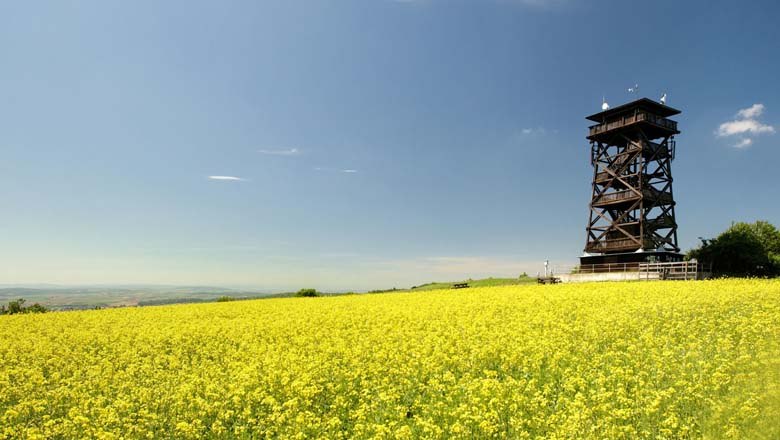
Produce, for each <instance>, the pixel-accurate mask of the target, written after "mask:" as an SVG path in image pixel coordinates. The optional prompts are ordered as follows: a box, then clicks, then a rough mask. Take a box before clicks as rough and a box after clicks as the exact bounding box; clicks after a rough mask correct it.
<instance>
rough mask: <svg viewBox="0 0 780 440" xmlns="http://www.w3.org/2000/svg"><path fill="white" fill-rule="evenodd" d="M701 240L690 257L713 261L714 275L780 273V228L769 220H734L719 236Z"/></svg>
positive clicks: (689, 253)
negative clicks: (751, 221)
mask: <svg viewBox="0 0 780 440" xmlns="http://www.w3.org/2000/svg"><path fill="white" fill-rule="evenodd" d="M701 241H702V243H701V245H700V246H698V247H696V248H694V249H691V250H690V251H689V252H688V255H687V256H688V258H689V259H696V260H698V261H699V262H701V263H705V264H712V274H713V276H716V277H724V276H725V277H776V276H780V231H778V229H777V228H776V227H775V226H774V225H773V224H771V223H769V222H767V221H763V220H759V221H756V222H754V223H744V222H739V223H733V224H732V225H731V227H729V228H728V229H726V230H725V231H724V232H722V233H721V234H720V235H718V236H717V237H715V238H711V239H705V238H701Z"/></svg>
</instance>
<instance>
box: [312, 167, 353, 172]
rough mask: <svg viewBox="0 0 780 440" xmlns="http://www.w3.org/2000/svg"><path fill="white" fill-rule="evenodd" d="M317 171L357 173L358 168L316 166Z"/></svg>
mask: <svg viewBox="0 0 780 440" xmlns="http://www.w3.org/2000/svg"><path fill="white" fill-rule="evenodd" d="M314 170H315V171H329V172H337V173H347V174H353V173H357V172H358V170H356V169H353V168H327V167H314Z"/></svg>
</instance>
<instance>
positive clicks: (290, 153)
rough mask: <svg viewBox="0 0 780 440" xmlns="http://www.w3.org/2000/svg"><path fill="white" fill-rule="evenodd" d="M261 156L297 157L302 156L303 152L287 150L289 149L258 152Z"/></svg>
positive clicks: (292, 149) (293, 149) (294, 149)
mask: <svg viewBox="0 0 780 440" xmlns="http://www.w3.org/2000/svg"><path fill="white" fill-rule="evenodd" d="M257 152H258V153H260V154H269V155H272V156H297V155H299V154H301V151H300V150H299V149H297V148H287V149H270V150H266V149H260V150H257Z"/></svg>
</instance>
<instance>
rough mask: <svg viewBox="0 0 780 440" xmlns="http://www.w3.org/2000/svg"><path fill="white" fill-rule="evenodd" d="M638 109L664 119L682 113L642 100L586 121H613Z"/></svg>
mask: <svg viewBox="0 0 780 440" xmlns="http://www.w3.org/2000/svg"><path fill="white" fill-rule="evenodd" d="M637 108H638V109H642V110H646V111H648V112H649V113H652V114H655V115H658V116H661V117H662V118H666V117H669V116H673V115H677V114H680V113H681V112H680V110H677V109H675V108H672V107H669V106H668V105H664V104H661V103H660V102H656V101H653V100H652V99H648V98H641V99H637V100H636V101H631V102H629V103H626V104H623V105H619V106H617V107H612V108H611V109H609V110H604V111H603V112H598V113H595V114H592V115H590V116H588V117H587V118H586V119H589V120H591V121H593V122H598V123H602V122H604V121H605V120H607V119H612V118H613V117H615V116H619V115H621V114H623V113H629V112H633V111H634V109H637Z"/></svg>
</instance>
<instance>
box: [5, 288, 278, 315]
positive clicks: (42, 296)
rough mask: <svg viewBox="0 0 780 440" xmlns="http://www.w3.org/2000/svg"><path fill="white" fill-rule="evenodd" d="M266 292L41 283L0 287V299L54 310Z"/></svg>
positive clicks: (261, 293) (172, 301)
mask: <svg viewBox="0 0 780 440" xmlns="http://www.w3.org/2000/svg"><path fill="white" fill-rule="evenodd" d="M267 295H270V293H266V292H259V291H245V290H237V289H227V288H224V287H211V286H159V285H148V286H147V285H139V286H75V287H70V286H55V285H52V286H43V285H37V286H35V287H23V286H13V287H0V302H2V303H5V302H8V301H11V300H14V299H18V298H24V299H25V300H27V302H28V303H35V302H37V303H41V304H43V305H46V306H47V307H50V308H52V309H56V310H72V309H91V308H95V307H124V306H138V305H156V304H171V303H183V302H205V301H216V299H217V298H219V297H222V296H230V297H233V298H249V297H253V298H256V297H264V296H267Z"/></svg>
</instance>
